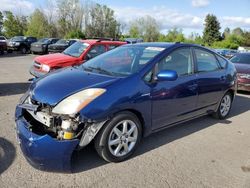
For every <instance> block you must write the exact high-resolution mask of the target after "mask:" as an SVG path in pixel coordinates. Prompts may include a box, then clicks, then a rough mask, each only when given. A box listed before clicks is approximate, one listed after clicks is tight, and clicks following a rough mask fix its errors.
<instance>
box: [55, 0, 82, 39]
mask: <svg viewBox="0 0 250 188" xmlns="http://www.w3.org/2000/svg"><path fill="white" fill-rule="evenodd" d="M57 9H58V11H57V14H58V17H59V20H58V24H59V33H60V34H61V35H62V36H65V35H66V34H67V33H69V32H72V31H76V30H80V31H82V28H83V25H82V24H83V16H84V10H83V6H82V4H81V2H80V1H79V0H57Z"/></svg>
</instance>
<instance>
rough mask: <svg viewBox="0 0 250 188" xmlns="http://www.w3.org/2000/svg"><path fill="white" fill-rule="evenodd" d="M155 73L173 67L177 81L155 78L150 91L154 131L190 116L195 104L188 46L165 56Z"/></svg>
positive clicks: (196, 96)
mask: <svg viewBox="0 0 250 188" xmlns="http://www.w3.org/2000/svg"><path fill="white" fill-rule="evenodd" d="M156 69H157V70H156V72H159V71H161V70H175V71H176V72H177V74H178V78H177V80H176V81H157V82H156V83H155V86H154V87H152V90H151V98H152V125H153V130H155V129H159V128H161V127H164V126H167V125H171V124H173V123H176V122H178V121H182V120H184V119H187V118H189V117H191V116H192V112H194V111H195V109H196V103H197V98H198V95H197V86H198V85H197V80H196V75H195V74H194V64H193V56H192V51H191V49H190V48H187V47H185V48H178V49H176V50H174V51H173V52H172V53H170V54H169V55H167V56H166V57H164V58H163V59H162V60H161V61H160V62H159V63H158V64H157V65H156Z"/></svg>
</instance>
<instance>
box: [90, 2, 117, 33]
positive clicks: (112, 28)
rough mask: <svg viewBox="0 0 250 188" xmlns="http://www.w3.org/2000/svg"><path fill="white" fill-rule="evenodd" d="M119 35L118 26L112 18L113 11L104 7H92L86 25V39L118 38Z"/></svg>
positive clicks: (97, 5) (96, 5)
mask: <svg viewBox="0 0 250 188" xmlns="http://www.w3.org/2000/svg"><path fill="white" fill-rule="evenodd" d="M120 34H121V33H120V24H119V23H118V22H117V21H116V19H115V17H114V11H113V10H112V9H110V8H109V7H107V6H106V5H100V4H95V5H93V6H92V7H91V9H90V12H89V20H88V21H87V23H86V37H111V38H119V36H120Z"/></svg>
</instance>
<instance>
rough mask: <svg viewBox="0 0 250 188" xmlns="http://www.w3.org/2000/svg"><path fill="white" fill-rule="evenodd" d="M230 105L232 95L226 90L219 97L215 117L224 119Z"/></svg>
mask: <svg viewBox="0 0 250 188" xmlns="http://www.w3.org/2000/svg"><path fill="white" fill-rule="evenodd" d="M231 107H232V95H231V94H230V93H229V92H228V93H226V94H225V95H224V96H223V98H222V99H221V102H220V105H219V108H218V110H217V111H216V112H215V113H214V117H215V118H217V119H225V118H226V117H227V116H228V114H229V112H230V110H231Z"/></svg>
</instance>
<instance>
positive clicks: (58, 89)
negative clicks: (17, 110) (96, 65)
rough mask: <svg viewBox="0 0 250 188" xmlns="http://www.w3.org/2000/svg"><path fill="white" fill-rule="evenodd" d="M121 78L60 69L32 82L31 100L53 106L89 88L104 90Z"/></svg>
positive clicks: (76, 69)
mask: <svg viewBox="0 0 250 188" xmlns="http://www.w3.org/2000/svg"><path fill="white" fill-rule="evenodd" d="M118 79H121V78H116V77H110V76H106V75H100V74H95V73H89V72H85V71H83V70H82V69H81V68H67V69H61V70H59V71H56V72H54V73H51V74H48V75H47V76H45V77H43V78H41V79H38V80H36V81H34V82H33V83H32V84H31V86H30V95H31V98H32V99H33V100H35V101H38V102H39V103H43V104H48V105H50V106H55V105H56V104H57V103H59V102H60V101H61V100H63V99H64V98H66V97H68V96H70V95H72V94H74V93H76V92H78V91H81V90H84V89H86V88H90V87H97V88H106V87H107V86H108V85H110V84H111V83H113V82H115V81H117V80H118Z"/></svg>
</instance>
